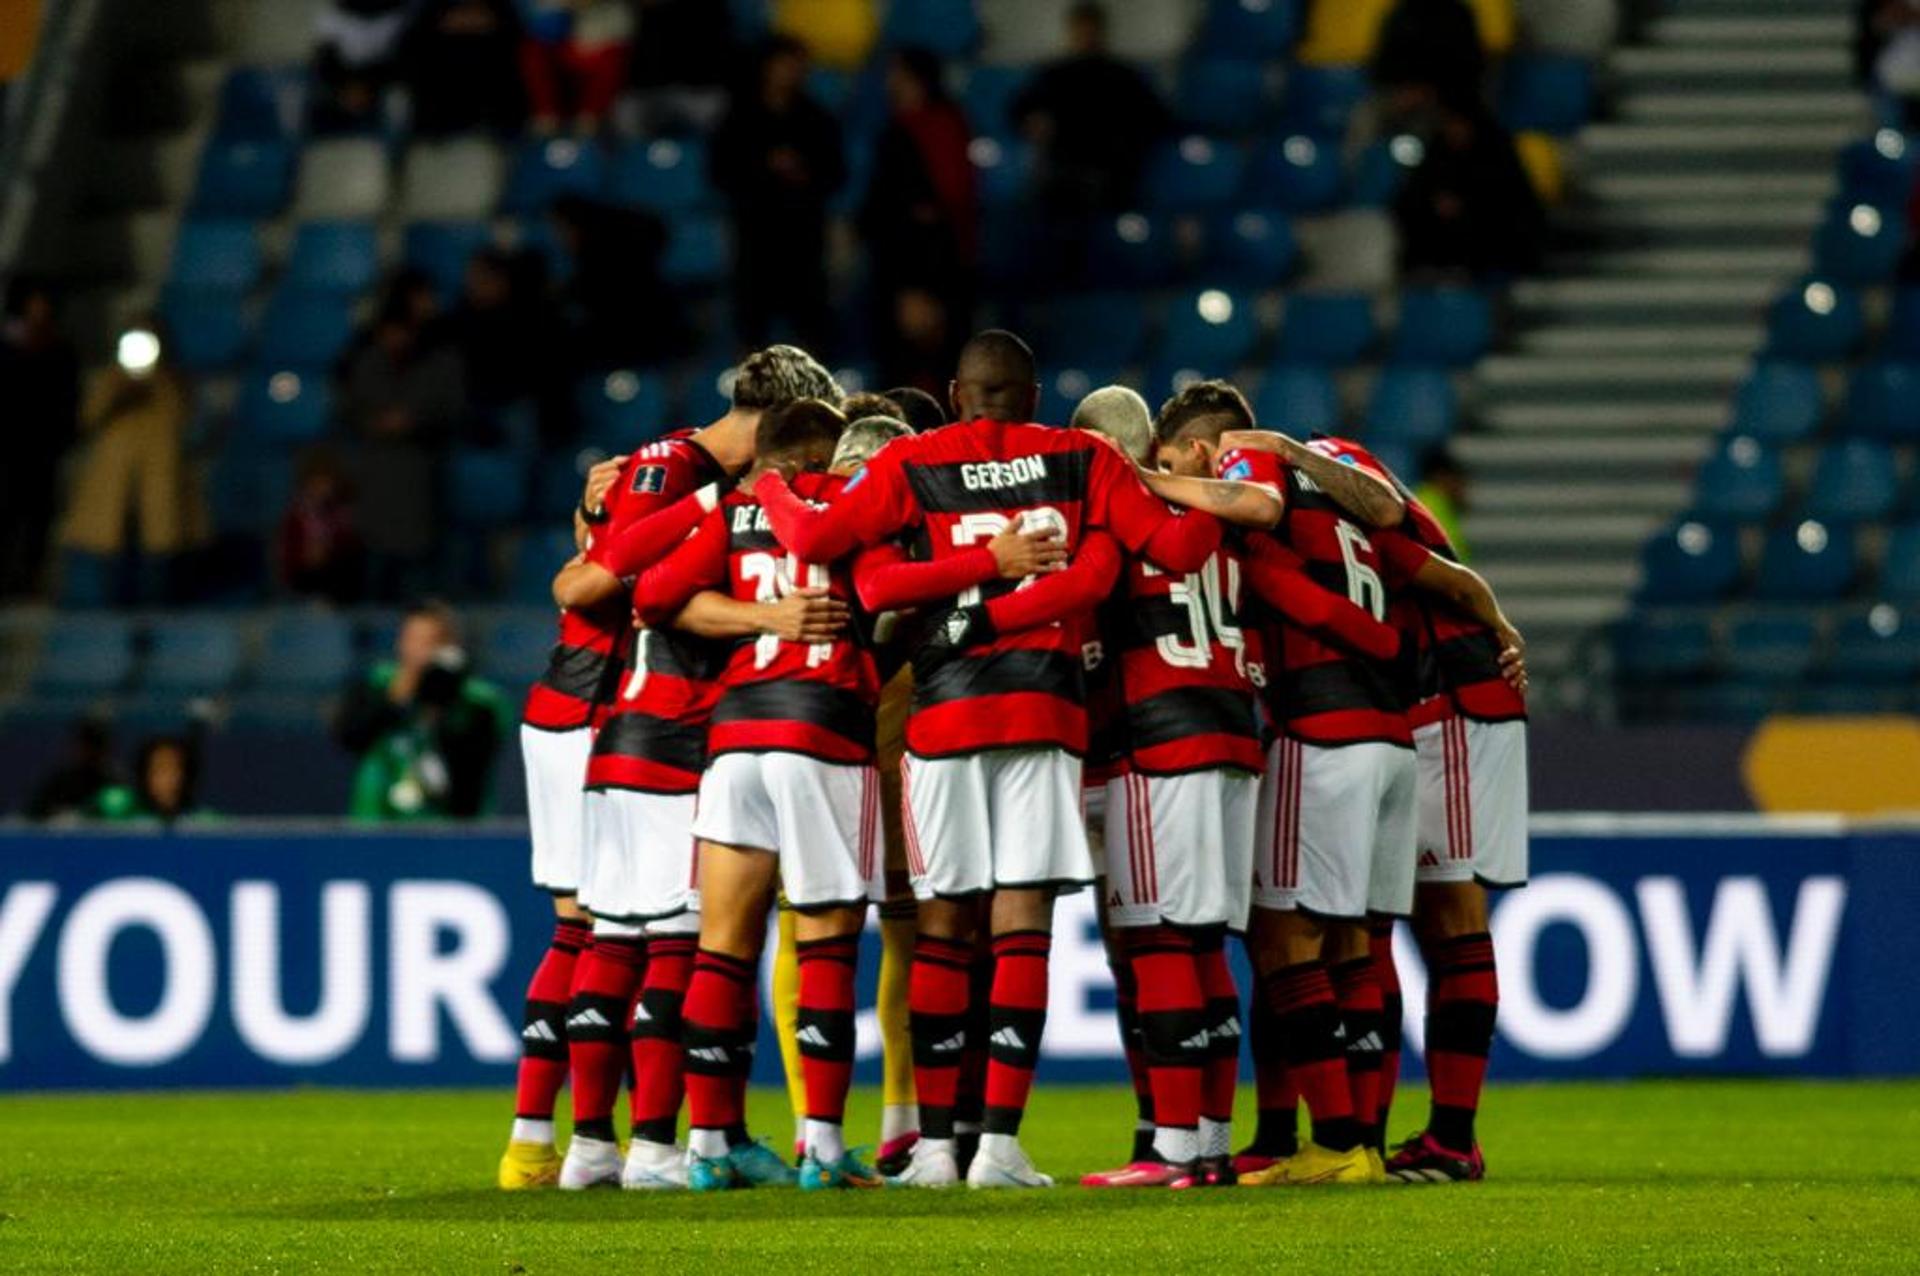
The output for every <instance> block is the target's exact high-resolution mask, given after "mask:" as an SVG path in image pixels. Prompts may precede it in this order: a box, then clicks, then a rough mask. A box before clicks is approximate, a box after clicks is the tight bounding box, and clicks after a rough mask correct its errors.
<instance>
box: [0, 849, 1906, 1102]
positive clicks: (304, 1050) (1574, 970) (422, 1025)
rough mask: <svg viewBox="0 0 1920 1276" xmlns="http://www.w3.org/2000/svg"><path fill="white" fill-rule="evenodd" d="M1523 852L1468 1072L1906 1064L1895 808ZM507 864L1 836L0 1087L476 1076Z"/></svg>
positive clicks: (522, 904) (461, 1079)
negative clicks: (1848, 817) (1876, 822)
mask: <svg viewBox="0 0 1920 1276" xmlns="http://www.w3.org/2000/svg"><path fill="white" fill-rule="evenodd" d="M1533 856H1534V868H1535V875H1534V880H1533V884H1532V885H1531V886H1529V887H1527V888H1526V889H1524V890H1519V891H1512V892H1508V893H1506V894H1504V895H1501V896H1500V897H1498V900H1497V903H1496V908H1495V912H1494V924H1493V931H1494V939H1495V944H1496V947H1497V950H1498V953H1499V958H1500V984H1501V993H1502V1000H1501V1006H1500V1023H1499V1040H1498V1042H1497V1044H1496V1047H1495V1057H1494V1060H1493V1065H1492V1066H1493V1072H1494V1075H1495V1076H1497V1077H1501V1078H1505V1079H1509V1080H1517V1079H1547V1078H1556V1077H1584V1078H1609V1077H1610V1078H1621V1077H1632V1076H1646V1075H1677V1074H1688V1073H1709V1074H1801V1075H1817V1076H1850V1075H1887V1074H1912V1073H1920V1018H1916V1017H1915V1016H1914V1015H1912V1014H1911V1013H1910V1009H1911V1008H1910V1005H1909V1004H1908V1003H1909V1002H1910V999H1911V991H1910V990H1911V988H1912V981H1913V972H1914V971H1915V970H1916V969H1920V924H1916V914H1920V829H1915V828H1901V827H1892V826H1884V827H1874V826H1865V825H1847V824H1843V823H1841V822H1840V821H1838V820H1827V819H1818V818H1813V819H1798V820H1771V821H1762V820H1759V819H1756V818H1752V817H1737V818H1736V817H1726V818H1720V819H1715V818H1711V817H1709V818H1680V819H1641V820H1635V819H1631V818H1627V817H1606V816H1592V817H1580V816H1563V817H1553V818H1551V819H1539V820H1537V822H1536V828H1535V835H1534V842H1533ZM525 861H526V845H525V835H524V832H522V831H520V830H517V829H514V828H511V827H501V828H490V829H485V830H478V831H473V830H468V831H457V832H456V831H429V832H415V831H402V832H366V831H356V830H349V829H342V828H339V827H327V828H320V827H306V828H268V827H264V826H255V827H242V826H234V827H232V828H228V829H221V830H218V831H209V832H196V833H191V834H180V835H175V836H169V837H155V836H150V835H148V836H142V835H136V834H108V833H90V832H71V833H60V832H52V833H49V832H39V831H29V830H24V829H18V830H5V831H0V1090H6V1091H18V1090H26V1089H74V1088H80V1089H107V1088H116V1087H225V1086H275V1085H289V1084H295V1083H299V1084H324V1085H343V1086H381V1087H387V1086H415V1085H468V1084H505V1083H506V1082H507V1081H508V1079H509V1078H510V1076H511V1073H512V1068H513V1063H514V1060H515V1059H516V1057H517V1056H518V1053H519V1036H518V1033H519V1014H520V999H521V996H522V992H523V989H524V986H525V982H526V978H527V974H528V972H530V971H531V970H532V968H533V966H534V965H535V963H536V962H537V961H538V960H539V957H540V953H541V951H542V949H543V947H544V945H545V943H546V941H547V937H548V935H549V934H550V932H551V924H552V923H551V910H550V907H549V905H548V903H547V901H546V899H545V898H544V897H543V896H541V895H539V894H538V893H536V892H535V891H534V890H532V889H531V888H530V887H529V886H528V885H527V880H526V863H525ZM1092 907H1093V904H1092V899H1091V897H1090V896H1089V895H1088V894H1086V893H1082V894H1080V895H1077V896H1074V897H1071V898H1069V899H1066V900H1063V901H1062V903H1061V905H1060V908H1059V911H1058V915H1057V920H1056V926H1055V932H1056V933H1055V948H1054V964H1053V987H1052V1010H1051V1015H1050V1018H1049V1020H1048V1025H1047V1036H1046V1043H1045V1061H1044V1063H1043V1065H1042V1077H1043V1078H1050V1079H1054V1080H1063V1081H1064V1080H1075V1081H1093V1080H1104V1079H1110V1078H1118V1077H1120V1076H1121V1075H1123V1064H1122V1061H1121V1059H1120V1056H1119V1051H1118V1044H1117V1038H1116V1035H1115V1031H1114V1025H1113V997H1112V980H1111V977H1110V975H1109V973H1108V970H1107V966H1106V960H1105V957H1104V954H1103V952H1102V949H1101V945H1100V940H1099V935H1098V933H1097V930H1096V928H1095V926H1094V923H1093V916H1092ZM1405 938H1406V937H1405V936H1403V942H1402V943H1401V944H1400V945H1399V950H1400V953H1401V966H1402V974H1403V980H1404V983H1405V986H1406V1001H1407V1005H1408V1007H1409V1015H1408V1022H1407V1025H1406V1026H1407V1034H1408V1039H1409V1043H1410V1048H1409V1051H1408V1068H1409V1071H1410V1072H1417V1071H1418V1068H1419V1062H1418V1055H1419V1050H1418V1044H1419V1040H1420V1013H1419V1007H1420V1006H1421V1004H1422V998H1423V989H1424V987H1425V979H1424V976H1423V973H1422V971H1421V968H1420V964H1419V960H1418V957H1417V954H1416V953H1415V951H1414V946H1413V945H1412V944H1411V943H1410V942H1405ZM877 955H878V942H877V936H876V935H874V934H872V933H870V934H869V936H868V939H867V943H866V947H865V949H864V953H863V957H864V960H863V970H862V995H863V998H864V999H865V1000H863V1002H862V1004H863V1006H865V1007H867V1009H866V1010H865V1012H864V1015H863V1019H862V1021H861V1049H862V1059H861V1067H862V1069H863V1075H865V1076H868V1077H871V1076H872V1075H874V1071H875V1061H874V1058H873V1056H874V1054H875V1051H876V1048H877V1047H876V1036H875V1033H874V1031H873V1020H872V1014H871V995H872V988H873V983H874V974H873V972H874V966H875V963H876V960H877ZM1241 973H1242V981H1243V982H1242V987H1243V991H1244V989H1245V978H1244V976H1245V972H1244V967H1243V968H1242V971H1241ZM763 1039H764V1038H763ZM777 1058H778V1056H777V1052H775V1051H773V1050H771V1049H764V1050H762V1051H761V1052H760V1062H759V1068H760V1071H761V1073H762V1074H764V1075H765V1076H766V1077H768V1078H769V1079H770V1078H771V1076H772V1075H773V1073H774V1070H775V1069H776V1068H777Z"/></svg>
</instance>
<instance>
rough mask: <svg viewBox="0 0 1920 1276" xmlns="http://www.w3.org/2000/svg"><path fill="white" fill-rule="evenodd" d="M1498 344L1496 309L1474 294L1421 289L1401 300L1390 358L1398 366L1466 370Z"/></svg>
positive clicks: (1483, 296)
mask: <svg viewBox="0 0 1920 1276" xmlns="http://www.w3.org/2000/svg"><path fill="white" fill-rule="evenodd" d="M1492 344H1493V303H1492V302H1491V301H1489V300H1488V299H1487V296H1486V294H1485V293H1482V292H1477V291H1475V290H1474V289H1471V288H1415V289H1409V290H1408V291H1406V292H1404V293H1402V294H1401V296H1400V322H1399V324H1398V325H1397V326H1396V327H1395V328H1394V332H1393V345H1392V347H1391V348H1390V349H1389V350H1388V356H1389V357H1390V358H1391V359H1392V360H1393V361H1394V362H1395V363H1431V364H1439V365H1441V366H1443V367H1448V368H1464V367H1466V366H1467V365H1468V364H1471V363H1474V362H1476V361H1477V360H1478V359H1479V358H1480V356H1481V355H1483V354H1485V353H1486V352H1487V347H1488V346H1490V345H1492Z"/></svg>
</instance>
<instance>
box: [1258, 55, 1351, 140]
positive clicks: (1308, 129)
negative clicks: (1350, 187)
mask: <svg viewBox="0 0 1920 1276" xmlns="http://www.w3.org/2000/svg"><path fill="white" fill-rule="evenodd" d="M1372 91H1373V84H1372V82H1371V81H1370V80H1369V79H1368V78H1367V70H1366V68H1365V67H1359V66H1291V67H1288V68H1287V82H1286V84H1285V85H1283V86H1282V88H1281V90H1280V127H1281V129H1282V130H1283V131H1284V132H1289V133H1294V132H1297V133H1305V134H1307V135H1308V136H1309V137H1317V138H1320V139H1321V140H1322V141H1324V142H1326V143H1327V144H1329V145H1331V146H1333V147H1335V148H1336V149H1337V148H1338V147H1339V145H1340V142H1341V140H1342V139H1343V138H1345V137H1346V135H1347V123H1348V121H1349V120H1350V119H1352V118H1353V111H1354V108H1355V107H1357V106H1359V105H1360V103H1362V102H1364V101H1366V100H1367V95H1368V94H1370V93H1371V92H1372Z"/></svg>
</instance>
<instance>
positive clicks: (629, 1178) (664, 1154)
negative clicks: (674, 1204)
mask: <svg viewBox="0 0 1920 1276" xmlns="http://www.w3.org/2000/svg"><path fill="white" fill-rule="evenodd" d="M620 1186H621V1187H624V1188H626V1189H627V1190H628V1191H630V1192H670V1191H677V1190H681V1189H684V1188H685V1187H686V1186H687V1150H686V1149H685V1148H683V1147H681V1146H680V1145H679V1144H677V1143H649V1142H647V1141H646V1140H645V1139H635V1140H634V1141H633V1142H632V1143H630V1144H628V1145H627V1165H626V1168H625V1169H624V1170H622V1171H621V1172H620Z"/></svg>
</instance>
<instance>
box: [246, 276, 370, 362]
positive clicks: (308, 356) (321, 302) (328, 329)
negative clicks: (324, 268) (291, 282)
mask: <svg viewBox="0 0 1920 1276" xmlns="http://www.w3.org/2000/svg"><path fill="white" fill-rule="evenodd" d="M355 304H356V299H355V298H353V297H351V296H345V295H342V294H338V293H310V292H299V291H296V290H293V289H289V288H282V289H281V290H280V291H279V292H278V293H276V294H275V295H274V298H273V301H272V302H271V303H269V304H268V306H267V313H266V317H265V318H263V319H262V320H261V321H260V340H259V342H258V344H257V346H256V347H255V350H254V357H255V358H256V359H257V360H258V361H259V362H260V363H262V364H264V365H266V366H268V367H273V368H291V369H294V370H296V371H300V372H305V373H309V374H311V375H314V376H325V375H326V374H327V372H328V370H329V369H331V368H332V367H333V365H334V363H335V362H337V361H338V360H339V358H340V356H341V355H343V354H345V353H346V351H347V346H348V345H349V344H351V343H352V341H353V331H354V322H353V319H354V306H355Z"/></svg>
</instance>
